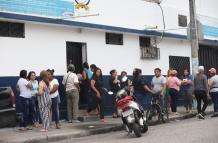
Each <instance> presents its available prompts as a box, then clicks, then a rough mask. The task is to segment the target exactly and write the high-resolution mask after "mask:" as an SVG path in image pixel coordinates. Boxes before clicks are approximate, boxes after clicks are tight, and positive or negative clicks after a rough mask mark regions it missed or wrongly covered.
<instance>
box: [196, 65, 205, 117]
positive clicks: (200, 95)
mask: <svg viewBox="0 0 218 143" xmlns="http://www.w3.org/2000/svg"><path fill="white" fill-rule="evenodd" d="M194 93H195V97H196V100H197V109H198V115H197V117H198V118H199V119H204V116H205V113H204V112H205V110H206V108H207V105H208V103H207V95H208V81H207V76H206V75H205V74H204V67H203V66H199V68H198V74H197V76H196V77H195V78H194ZM202 100H203V102H204V105H203V107H202V108H201V101H202Z"/></svg>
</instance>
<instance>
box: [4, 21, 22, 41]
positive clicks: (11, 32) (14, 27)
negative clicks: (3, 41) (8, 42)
mask: <svg viewBox="0 0 218 143" xmlns="http://www.w3.org/2000/svg"><path fill="white" fill-rule="evenodd" d="M0 37H17V38H24V37H25V30H24V23H14V22H6V21H0Z"/></svg>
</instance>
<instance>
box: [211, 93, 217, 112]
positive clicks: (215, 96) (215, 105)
mask: <svg viewBox="0 0 218 143" xmlns="http://www.w3.org/2000/svg"><path fill="white" fill-rule="evenodd" d="M210 94H211V96H212V100H213V107H214V112H218V92H211V93H210Z"/></svg>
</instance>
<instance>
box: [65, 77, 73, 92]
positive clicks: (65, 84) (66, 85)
mask: <svg viewBox="0 0 218 143" xmlns="http://www.w3.org/2000/svg"><path fill="white" fill-rule="evenodd" d="M70 74H71V73H70ZM70 74H68V76H67V79H66V81H65V83H64V92H65V94H66V88H67V81H68V78H69V76H70Z"/></svg>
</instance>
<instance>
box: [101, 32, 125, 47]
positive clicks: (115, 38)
mask: <svg viewBox="0 0 218 143" xmlns="http://www.w3.org/2000/svg"><path fill="white" fill-rule="evenodd" d="M105 38H106V44H111V45H123V34H117V33H106V34H105Z"/></svg>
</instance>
